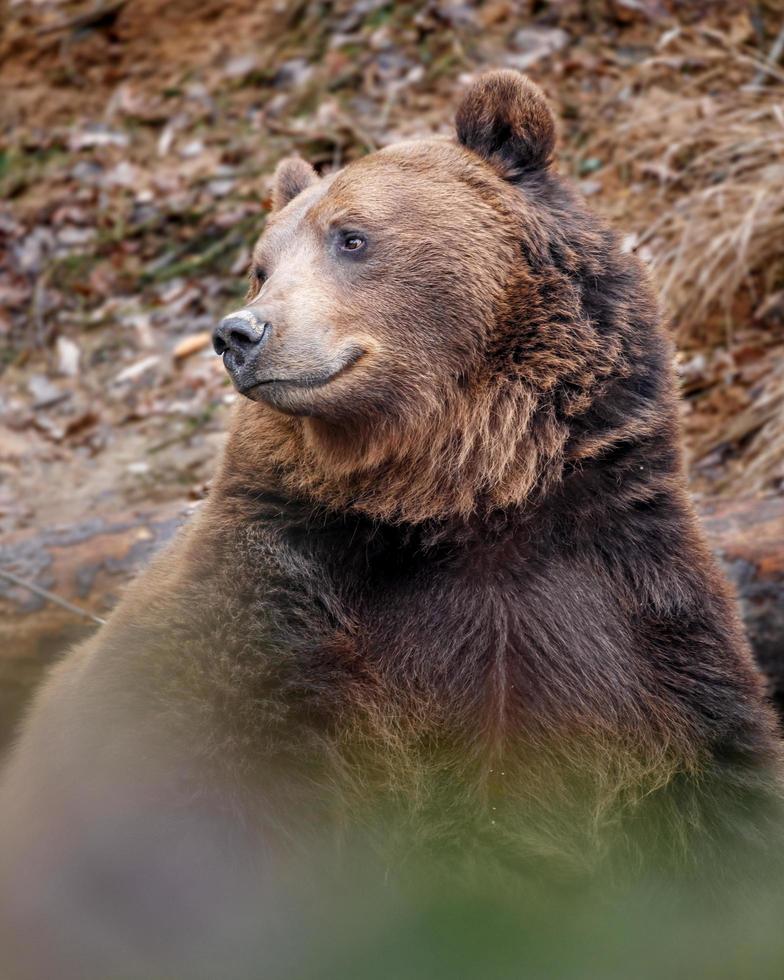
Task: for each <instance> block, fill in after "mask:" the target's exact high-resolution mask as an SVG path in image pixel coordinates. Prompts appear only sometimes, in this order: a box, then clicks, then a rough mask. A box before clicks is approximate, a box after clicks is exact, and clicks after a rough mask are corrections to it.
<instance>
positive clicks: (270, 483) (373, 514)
mask: <svg viewBox="0 0 784 980" xmlns="http://www.w3.org/2000/svg"><path fill="white" fill-rule="evenodd" d="M567 438H568V432H567V430H566V428H565V427H564V426H563V425H559V424H558V422H557V420H556V419H555V417H554V416H553V415H552V414H550V415H548V414H546V413H542V412H541V406H540V404H539V400H538V399H537V397H536V395H535V393H534V392H533V391H532V390H530V389H529V388H527V387H526V386H525V385H524V384H521V383H520V382H519V381H518V382H516V383H514V384H510V383H509V382H508V381H505V380H503V379H501V380H493V381H492V382H489V383H487V384H485V385H483V386H481V387H478V388H477V389H476V390H474V391H472V392H471V393H470V396H468V397H466V396H464V395H463V393H458V392H455V393H454V394H453V395H451V396H450V395H447V396H445V398H444V399H443V401H442V403H441V405H439V406H438V407H437V408H434V409H432V410H431V411H430V413H429V414H428V415H426V416H424V417H420V418H418V419H417V421H416V425H413V424H409V425H406V426H402V427H401V426H395V427H393V426H392V425H391V424H390V425H389V426H388V427H386V428H385V427H384V426H378V427H376V428H374V429H373V430H372V431H366V432H363V431H361V430H350V429H347V428H344V427H341V426H337V425H329V424H326V423H324V422H320V421H318V420H314V419H302V418H292V417H289V416H285V415H282V414H280V413H278V412H275V411H274V410H272V409H270V408H268V407H267V406H264V405H260V404H257V403H253V402H242V403H241V404H240V405H238V407H237V411H236V414H235V416H234V419H233V424H232V428H231V433H230V437H229V441H228V444H227V447H226V451H225V455H224V459H223V463H222V466H221V467H220V470H219V474H218V477H217V479H216V484H215V488H214V491H213V497H214V498H215V499H218V500H224V501H226V502H227V506H229V507H231V508H232V510H233V513H234V514H235V515H236V514H237V512H238V509H239V511H240V512H242V510H247V511H248V516H249V517H251V518H252V517H253V509H254V500H258V499H260V495H263V494H275V495H278V496H279V497H280V498H282V499H284V500H286V501H288V502H292V503H296V504H299V505H304V506H308V505H311V506H312V507H313V508H317V509H322V510H323V509H327V510H329V511H334V512H339V513H343V514H345V513H353V514H355V515H361V516H363V517H367V518H371V519H373V520H375V521H378V522H385V523H390V524H402V523H405V524H410V525H417V524H422V523H426V522H430V523H432V522H453V521H454V522H458V523H460V524H466V523H467V522H470V521H471V520H472V519H475V518H477V517H481V516H482V515H486V514H488V513H490V512H494V511H499V510H507V509H509V508H514V507H518V506H520V505H522V504H525V503H526V501H528V500H529V499H530V498H531V496H532V494H533V493H534V492H535V491H536V492H537V494H541V493H542V492H543V491H544V490H545V489H546V488H547V487H548V486H550V485H553V484H554V483H556V482H557V481H558V479H559V478H560V474H561V470H562V467H563V460H564V447H565V445H566V442H567Z"/></svg>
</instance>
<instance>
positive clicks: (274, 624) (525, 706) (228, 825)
mask: <svg viewBox="0 0 784 980" xmlns="http://www.w3.org/2000/svg"><path fill="white" fill-rule="evenodd" d="M554 140H555V126H554V120H553V117H552V114H551V112H550V110H549V108H548V106H547V104H546V102H545V100H544V97H543V96H542V94H541V92H540V91H539V90H538V89H537V88H536V87H535V86H534V85H533V84H531V83H530V82H529V81H528V80H526V79H525V78H524V77H522V76H520V75H518V74H516V73H512V72H498V73H491V74H489V75H486V76H484V77H483V78H481V79H480V80H479V81H478V82H476V83H475V84H474V85H473V87H471V88H470V90H469V91H468V93H467V94H466V95H465V97H464V99H463V101H462V104H461V106H460V108H459V111H458V113H457V138H456V139H454V140H439V139H429V140H420V141H413V142H408V143H402V144H399V145H394V146H391V147H388V148H385V149H383V150H381V151H379V152H375V153H372V154H371V155H369V156H367V157H365V158H363V159H360V160H358V161H356V162H354V163H351V164H350V165H349V166H347V167H346V168H345V169H343V170H341V171H340V172H338V173H336V174H331V175H329V176H326V177H323V178H319V177H318V176H317V175H316V173H315V172H314V171H313V170H312V169H311V168H310V167H309V166H307V165H306V164H305V163H303V162H302V161H300V160H288V161H284V162H283V163H282V164H281V165H280V166H279V167H278V170H277V173H276V177H275V185H274V195H273V199H274V200H273V204H274V207H273V214H272V215H271V217H270V219H269V221H268V222H267V226H266V228H265V231H264V234H263V236H262V238H261V239H260V241H259V242H258V244H257V245H256V248H255V250H254V253H253V268H252V274H251V287H250V292H249V294H248V297H247V302H246V305H245V307H244V308H243V309H242V310H239V311H237V312H236V313H234V314H231V315H229V316H228V317H227V318H226V319H225V320H224V321H222V323H221V324H220V326H219V327H218V328H217V330H216V331H215V348H216V351H217V352H218V353H220V354H222V356H223V359H224V361H225V364H226V367H227V369H228V371H229V373H230V375H231V377H232V379H233V381H234V384H235V386H236V387H237V389H238V390H239V392H240V393H241V395H242V396H244V397H242V398H241V399H240V400H239V404H238V405H237V407H236V411H235V414H234V417H233V421H232V427H231V433H230V437H229V441H228V444H227V447H226V450H225V453H224V456H223V459H222V461H221V464H220V467H219V471H218V474H217V477H216V479H215V481H214V485H213V487H212V489H211V491H210V495H209V499H208V501H207V502H206V504H205V505H204V506H203V507H202V509H201V512H200V514H199V515H198V517H197V518H196V519H195V520H194V521H193V523H192V524H191V526H189V527H188V528H187V529H186V530H185V532H184V533H183V534H182V535H181V536H180V538H179V540H178V541H177V542H176V543H175V545H174V546H173V547H172V548H170V549H169V550H168V551H167V553H165V554H164V555H162V556H161V557H160V558H159V559H158V560H157V561H156V562H155V563H154V565H153V566H152V567H151V568H150V569H149V571H147V572H146V573H145V574H144V575H142V576H141V577H140V578H139V579H138V580H137V582H136V583H135V584H134V585H133V586H132V587H131V588H130V589H129V591H128V593H127V595H126V596H125V598H124V599H123V601H122V602H121V603H120V605H119V606H118V608H117V609H116V611H115V612H114V614H113V615H112V617H111V619H110V620H109V622H108V623H107V624H106V626H104V627H103V628H102V629H101V630H100V631H99V632H98V633H97V635H95V636H94V637H93V638H92V639H91V640H90V641H89V642H88V643H86V644H85V645H84V646H82V647H81V648H79V649H77V650H75V651H74V652H73V653H71V654H70V655H69V656H68V657H67V658H66V659H65V660H64V661H63V662H62V663H61V664H59V665H58V666H57V667H56V668H55V670H54V671H53V673H52V676H51V677H50V679H49V681H48V683H47V684H46V685H45V687H44V689H43V690H42V692H41V693H40V696H39V697H38V699H37V701H36V703H35V705H34V706H33V709H32V711H31V712H30V714H29V717H28V718H27V721H26V724H25V726H24V728H23V730H22V732H21V735H20V738H19V740H18V744H17V745H16V748H15V750H14V752H13V754H12V757H11V759H10V762H9V764H8V767H7V770H6V772H5V777H4V782H3V789H2V796H1V797H0V800H1V804H2V810H1V812H2V817H1V818H0V822H1V823H2V835H3V840H2V858H0V865H1V866H2V867H0V878H1V879H2V885H0V887H2V889H3V896H2V897H3V900H4V902H5V908H6V911H5V912H4V913H3V917H4V922H3V928H5V930H6V933H7V934H8V935H13V936H14V937H15V938H16V940H17V946H18V947H19V948H22V949H23V950H24V953H20V954H19V956H20V962H21V960H22V959H24V956H27V957H28V958H31V962H33V963H34V966H35V967H36V968H37V969H39V972H40V974H41V975H55V974H56V973H58V969H54V967H55V966H57V967H58V968H61V966H62V962H63V958H65V959H67V956H68V955H69V953H68V951H70V952H71V953H72V952H73V948H74V945H76V946H78V949H79V951H80V952H79V954H78V955H79V956H81V957H83V958H84V962H87V963H93V962H94V963H99V964H101V968H102V969H104V975H106V963H111V962H112V961H111V955H112V954H113V953H116V950H117V949H120V948H122V949H123V950H126V951H127V950H128V949H129V948H130V949H134V950H135V951H136V952H137V953H138V951H139V950H140V949H146V948H148V947H149V945H150V944H152V947H153V948H155V949H156V950H158V952H159V954H160V956H161V960H160V962H161V963H166V964H169V961H168V960H167V959H166V956H167V955H168V952H166V953H161V952H160V950H161V949H165V950H170V947H169V946H166V942H164V937H169V939H171V937H172V936H175V937H176V936H177V935H188V936H193V934H194V933H200V932H201V931H202V930H206V934H207V935H208V936H209V940H208V941H207V946H208V948H209V949H211V950H212V949H222V948H224V946H223V945H222V944H228V945H232V944H234V945H235V946H236V937H237V935H238V934H239V935H242V936H243V937H244V936H245V933H242V929H239V933H238V932H237V929H238V928H239V927H237V926H236V919H237V916H238V910H240V909H242V910H243V913H245V912H247V910H248V909H250V910H251V911H250V912H247V915H249V916H250V920H252V921H255V917H256V916H258V915H260V914H266V913H260V912H259V909H262V908H263V909H266V910H269V908H270V907H271V906H272V905H274V900H273V898H272V897H271V896H272V895H273V892H274V889H268V888H267V886H266V884H265V882H269V881H271V880H277V878H276V876H277V875H279V874H280V873H282V872H281V868H285V867H287V866H288V862H295V861H296V860H297V859H296V858H295V857H293V856H292V855H295V854H301V853H303V852H304V851H307V847H308V845H309V843H310V842H312V841H315V840H318V841H320V842H321V843H323V841H324V840H325V839H329V840H332V839H333V837H334V836H335V835H337V836H339V837H340V838H341V839H342V840H343V841H344V844H345V841H346V840H350V839H351V838H352V835H354V836H355V837H356V838H357V839H359V838H361V839H362V840H363V842H364V844H367V845H368V849H369V850H371V851H372V850H373V849H375V848H380V849H381V850H382V851H385V853H386V857H384V858H383V860H384V861H386V862H388V863H389V862H391V861H392V858H391V857H390V856H389V855H390V854H391V853H394V854H396V855H400V854H401V853H402V852H403V851H405V852H406V853H408V854H409V855H411V854H413V855H416V854H419V853H424V852H426V851H432V850H438V851H439V853H441V854H442V855H446V857H445V861H446V864H449V863H450V861H453V862H454V864H455V866H456V865H457V864H458V863H461V864H462V863H464V862H465V861H466V860H477V861H478V862H480V863H484V864H487V865H490V864H492V863H497V864H498V865H499V866H500V865H503V866H505V867H507V868H509V869H518V870H519V873H525V869H526V868H528V867H532V866H533V865H534V864H536V865H537V866H539V865H540V863H541V861H542V860H544V861H545V863H547V861H548V860H549V859H552V860H555V859H556V856H560V857H559V860H563V861H565V862H567V863H568V864H569V865H570V866H573V867H577V866H580V865H581V864H587V865H590V864H592V863H593V862H595V861H597V860H600V859H602V858H603V857H604V856H606V855H608V854H622V855H623V856H624V858H625V859H630V860H632V861H635V860H637V859H638V858H639V857H640V856H641V855H642V856H645V855H646V848H650V852H651V853H653V852H654V851H656V856H657V859H658V858H661V857H663V858H664V860H665V861H666V862H667V863H668V864H669V863H673V864H676V863H678V862H680V861H683V862H686V863H688V862H689V861H690V860H692V858H693V855H695V854H697V853H709V854H712V855H713V856H716V855H719V854H720V855H721V860H722V861H724V860H725V858H726V854H727V851H725V850H723V849H724V848H727V847H728V841H733V840H735V838H736V837H737V839H738V840H743V841H748V840H749V839H751V838H759V839H762V838H763V837H764V836H765V833H766V829H767V826H768V823H769V822H770V823H772V822H773V820H774V818H775V812H776V811H775V810H773V811H771V809H770V808H771V807H772V806H773V805H774V804H775V802H776V801H777V800H778V797H779V764H780V763H779V760H780V754H779V746H778V742H777V738H776V734H775V731H774V723H773V720H772V714H771V712H770V710H769V708H768V706H767V705H766V703H765V699H764V695H763V685H762V683H761V680H760V677H759V676H758V673H757V671H756V670H755V668H754V666H753V664H752V661H751V658H750V655H749V651H748V649H747V647H746V644H745V642H744V639H743V637H742V634H741V630H740V627H739V624H738V619H737V616H736V612H735V609H734V605H733V602H732V600H731V597H730V596H729V594H728V590H727V587H726V585H725V582H724V581H723V579H722V578H721V576H720V575H719V573H718V572H717V569H716V566H715V564H714V561H713V559H712V557H711V555H710V554H709V552H708V550H707V548H706V546H705V544H704V542H703V539H702V536H701V533H700V530H699V528H698V526H697V523H696V520H695V517H694V513H693V509H692V506H691V503H690V501H689V497H688V494H687V491H686V487H685V481H684V474H683V468H682V459H681V450H680V442H679V433H678V418H677V416H678V406H677V401H676V397H675V394H674V386H673V379H672V375H671V369H670V360H671V349H670V345H669V342H668V339H667V336H666V333H665V331H664V330H663V328H662V326H661V324H660V322H659V314H658V312H657V308H656V303H655V300H654V297H653V295H652V291H651V287H650V285H649V283H648V281H647V278H646V276H645V273H644V271H643V269H642V268H641V266H640V263H639V262H638V261H637V260H636V258H634V257H633V256H632V255H630V254H626V253H624V252H623V251H622V249H621V248H620V246H619V241H618V237H617V236H616V234H615V233H614V232H613V231H611V230H609V229H608V228H607V227H605V226H604V225H603V224H602V223H601V222H600V221H599V220H598V219H597V218H596V217H595V216H593V215H592V214H590V213H589V212H588V211H587V209H586V207H585V205H584V203H583V202H582V200H581V199H580V198H579V196H578V195H577V194H576V193H575V191H574V190H573V189H572V188H571V187H570V186H569V184H568V183H567V182H566V181H565V180H564V179H563V178H562V177H560V176H559V175H558V174H557V172H556V171H555V169H554V166H553V163H552V155H553V149H554ZM768 804H770V806H769V805H768ZM772 814H773V816H772ZM364 844H363V846H364ZM321 853H323V851H322V852H321ZM207 882H208V883H209V884H208V885H207ZM226 910H229V911H228V912H227V911H226ZM239 918H240V919H241V918H242V916H241V915H240V916H239ZM33 919H35V921H36V923H37V924H36V926H35V929H33V927H32V926H31V924H30V923H31V921H32V920H33ZM250 920H249V921H250ZM42 922H44V923H46V924H47V925H46V927H45V932H46V936H47V941H46V943H41V942H36V943H34V944H25V943H24V942H19V937H20V936H21V937H23V938H24V937H29V936H31V935H33V934H35V935H36V936H40V935H41V928H42V926H41V923H42ZM207 924H208V925H207ZM75 936H76V937H78V942H77V940H75V939H74V937H75ZM107 937H109V938H107ZM151 937H154V941H153V939H152V938H151ZM167 941H168V940H167ZM241 941H243V940H240V942H241ZM171 942H172V943H174V946H175V947H176V940H174V939H172V940H171ZM112 944H114V945H112ZM156 944H157V945H156ZM31 947H32V948H31ZM52 949H55V950H57V957H59V959H55V958H54V956H55V954H53V953H52V952H51V950H52ZM188 949H192V945H191V944H190V940H189V944H188ZM107 950H108V952H107ZM202 952H203V949H202ZM139 955H141V954H139ZM91 956H93V957H94V958H95V959H94V961H93V960H90V957H91ZM47 957H51V959H47ZM102 957H106V958H105V959H102ZM25 962H26V961H25ZM78 962H80V963H81V962H82V960H78ZM177 963H178V964H179V965H178V967H177V969H176V970H173V972H172V973H170V974H166V970H165V969H161V970H160V973H161V975H163V974H166V975H175V974H176V975H178V976H184V975H187V964H186V965H183V961H181V960H178V961H177ZM42 964H43V966H42ZM47 970H48V973H47ZM33 972H34V971H33ZM77 972H78V971H77ZM96 972H97V973H100V970H96ZM108 972H109V973H110V974H111V975H116V974H114V973H112V971H111V970H109V971H108ZM79 975H89V970H87V969H83V970H82V972H81V973H80V974H79ZM123 975H125V974H124V973H123ZM156 975H158V974H156ZM212 975H224V976H225V975H227V974H226V972H225V970H224V972H220V971H219V973H214V974H212Z"/></svg>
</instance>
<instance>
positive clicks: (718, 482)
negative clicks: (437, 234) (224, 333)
mask: <svg viewBox="0 0 784 980" xmlns="http://www.w3.org/2000/svg"><path fill="white" fill-rule="evenodd" d="M783 25H784V13H783V12H782V8H781V4H780V0H770V2H768V3H732V2H724V3H710V2H708V0H705V2H690V3H682V4H676V3H674V2H671V3H668V2H666V0H607V2H590V3H588V2H583V3H580V2H576V0H574V2H570V0H566V2H560V3H556V2H553V3H541V2H539V3H531V4H529V3H520V2H518V3H515V2H505V0H496V2H490V3H483V4H472V3H437V2H430V3H418V4H413V3H394V4H391V3H384V2H379V0H353V2H343V0H336V2H333V3H329V4H325V3H310V2H299V3H296V2H295V3H284V2H276V0H266V2H265V0H227V2H215V0H204V2H195V0H170V2H167V3H165V4H162V3H159V2H158V0H98V2H94V0H89V2H58V0H35V2H18V0H7V4H6V11H5V18H4V24H3V28H2V31H3V33H2V36H0V202H1V203H0V372H2V376H1V380H0V534H2V533H3V532H8V531H14V530H20V529H23V528H37V527H41V526H43V525H50V524H53V523H68V522H72V521H77V520H80V519H84V517H85V515H88V514H93V513H96V512H112V511H119V510H122V509H124V508H127V507H129V506H130V507H132V506H134V505H136V504H139V503H141V502H144V503H147V502H151V501H161V502H162V501H168V500H181V499H188V498H190V499H197V498H199V497H200V496H202V495H203V493H204V492H205V488H206V485H207V483H208V481H209V477H210V473H211V470H212V466H213V464H214V461H215V458H216V455H217V453H218V450H219V447H220V445H221V443H222V440H223V433H224V430H225V427H226V418H227V412H228V410H229V406H230V404H231V402H232V401H233V399H234V395H233V392H232V389H231V388H230V385H229V383H228V380H227V378H226V377H225V375H224V372H223V370H222V366H221V363H220V361H219V359H218V358H216V357H215V356H214V355H213V354H212V351H211V347H210V344H209V331H210V328H211V327H212V325H213V324H214V323H215V322H216V321H217V319H218V318H219V317H220V316H221V315H223V314H224V313H225V312H226V311H228V310H229V309H231V308H232V306H233V305H236V304H237V303H238V301H239V300H240V298H241V297H242V296H243V295H244V292H245V282H246V271H247V265H248V260H249V255H250V248H251V246H252V244H253V242H254V240H255V238H256V236H258V234H259V233H260V231H261V229H262V227H263V224H264V217H265V213H266V211H265V209H266V208H267V206H268V179H269V175H270V173H271V171H272V169H273V167H274V165H275V163H276V162H277V160H278V159H280V158H281V157H282V156H284V155H287V154H290V153H292V152H297V153H299V154H301V155H302V156H304V157H305V158H306V159H308V160H310V161H311V162H313V163H314V164H315V165H316V166H317V167H318V168H319V169H320V170H322V171H328V170H330V169H332V168H336V167H339V166H341V165H343V164H345V163H346V162H348V161H350V160H352V159H354V158H356V157H357V156H359V155H361V154H363V153H366V152H368V151H370V150H372V149H374V148H375V147H379V146H382V145H385V144H387V143H389V142H392V141H395V140H398V139H400V138H402V137H410V136H414V135H423V134H429V133H434V132H439V133H448V132H449V131H450V127H451V125H452V116H453V112H454V107H455V104H456V102H457V100H458V98H459V95H460V92H461V91H462V90H463V88H464V87H465V86H466V85H467V84H468V82H469V81H470V80H471V78H472V77H474V76H475V75H476V74H477V73H478V72H480V71H481V70H483V69H486V68H489V67H497V66H509V67H515V68H519V69H522V70H524V71H526V72H528V73H529V74H530V75H531V76H532V77H533V78H534V80H535V81H537V82H539V83H540V84H541V85H542V86H543V87H544V89H545V90H546V91H547V93H548V95H549V96H550V97H551V99H552V101H553V103H554V106H555V108H556V111H557V113H558V116H559V118H560V120H561V145H560V166H561V168H562V169H563V170H564V171H565V172H566V173H568V174H570V175H571V176H572V177H574V179H575V180H576V181H577V182H578V184H579V186H580V188H581V190H582V192H583V194H584V195H586V197H587V198H588V199H589V201H590V203H591V204H592V205H593V206H594V207H595V208H596V209H598V210H599V211H600V212H602V213H603V214H604V215H606V216H607V217H608V218H609V219H610V220H611V221H612V222H613V223H614V224H615V225H616V226H617V227H619V228H620V229H621V230H622V232H623V234H624V236H625V243H626V246H627V247H628V248H632V249H635V250H637V251H638V252H639V253H640V254H641V255H642V256H643V258H645V259H646V260H647V261H648V263H649V264H650V266H651V268H652V271H653V273H654V276H655V277H656V279H657V281H658V283H659V285H660V288H661V291H662V296H663V302H664V306H665V309H666V311H667V314H668V316H669V319H670V322H671V324H672V330H673V334H674V337H675V340H676V342H677V345H678V357H677V368H678V372H679V376H680V379H681V383H682V388H683V392H684V395H685V405H684V426H685V432H686V437H687V445H688V454H689V466H690V475H691V479H692V485H693V489H694V491H695V493H697V494H698V495H703V496H705V495H707V496H714V495H722V494H723V495H735V496H737V495H748V494H765V495H770V494H781V493H784V69H783V68H782V67H781V62H782V60H784V59H782V58H781V51H780V50H779V51H777V45H776V40H777V38H779V40H780V41H781V39H782V34H781V32H782V27H783ZM779 47H781V45H779Z"/></svg>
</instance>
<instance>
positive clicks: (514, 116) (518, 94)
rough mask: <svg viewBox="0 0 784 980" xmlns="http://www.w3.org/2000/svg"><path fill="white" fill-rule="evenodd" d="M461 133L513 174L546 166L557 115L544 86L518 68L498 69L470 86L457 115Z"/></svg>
mask: <svg viewBox="0 0 784 980" xmlns="http://www.w3.org/2000/svg"><path fill="white" fill-rule="evenodd" d="M455 125H456V127H457V138H458V140H459V141H460V143H462V144H463V146H466V147H468V149H469V150H473V151H474V152H475V153H478V154H479V155H480V156H481V157H484V158H485V160H487V162H488V163H489V164H491V166H493V167H494V168H495V169H496V170H497V171H499V173H500V174H501V175H502V176H503V177H505V178H507V179H508V180H514V179H515V178H516V177H519V176H522V174H524V173H530V172H532V171H535V170H543V169H544V168H546V167H547V166H548V165H549V163H550V160H551V158H552V154H553V149H554V147H555V119H554V118H553V114H552V112H551V110H550V106H549V105H548V104H547V100H546V99H545V96H544V93H543V92H542V90H541V89H540V88H539V87H538V86H536V85H534V83H533V82H532V81H530V79H528V78H526V77H525V75H521V74H520V73H519V72H516V71H493V72H489V73H488V74H487V75H483V76H482V77H481V78H480V79H478V81H476V82H474V84H473V85H472V86H471V88H470V89H469V90H468V91H467V92H466V94H465V96H464V97H463V101H462V103H461V104H460V108H459V109H458V110H457V117H456V119H455Z"/></svg>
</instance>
